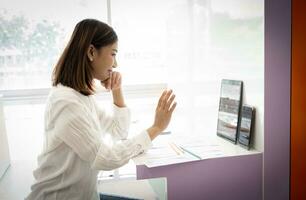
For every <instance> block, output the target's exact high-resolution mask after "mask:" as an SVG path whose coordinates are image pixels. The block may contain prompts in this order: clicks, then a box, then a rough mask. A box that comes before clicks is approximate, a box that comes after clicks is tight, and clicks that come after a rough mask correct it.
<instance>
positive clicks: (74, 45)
mask: <svg viewBox="0 0 306 200" xmlns="http://www.w3.org/2000/svg"><path fill="white" fill-rule="evenodd" d="M117 41H118V37H117V34H116V32H115V31H114V30H113V28H112V27H110V26H109V25H107V24H106V23H103V22H101V21H98V20H96V19H84V20H82V21H80V22H79V23H78V24H77V25H76V26H75V28H74V31H73V33H72V36H71V38H70V41H69V42H68V44H67V46H66V48H65V49H64V51H63V53H62V55H61V57H60V58H59V60H58V62H57V64H56V65H55V68H54V70H53V74H52V85H53V86H56V85H57V84H59V83H61V84H62V85H64V86H68V87H71V88H73V89H75V90H76V91H78V92H80V93H82V94H84V95H86V96H88V95H92V94H94V92H95V89H94V85H93V74H92V72H93V69H92V66H91V64H90V61H89V59H88V57H87V50H88V48H89V46H90V44H92V45H93V46H94V47H95V48H96V49H100V48H101V47H104V46H108V45H111V44H113V43H115V42H117Z"/></svg>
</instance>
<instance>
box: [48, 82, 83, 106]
mask: <svg viewBox="0 0 306 200" xmlns="http://www.w3.org/2000/svg"><path fill="white" fill-rule="evenodd" d="M82 96H83V95H82V94H80V93H79V92H77V91H76V90H74V89H73V88H70V87H67V86H64V85H62V84H58V85H57V86H53V87H52V88H51V90H50V93H49V96H48V99H47V102H48V103H52V104H55V103H58V102H66V103H77V104H82V103H83V101H82V98H84V97H82Z"/></svg>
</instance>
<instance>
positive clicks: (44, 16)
mask: <svg viewBox="0 0 306 200" xmlns="http://www.w3.org/2000/svg"><path fill="white" fill-rule="evenodd" d="M106 7H107V6H106V0H91V1H87V0H78V1H76V0H67V1H60V0H53V1H41V0H28V1H18V0H4V1H1V9H0V90H4V89H5V90H10V89H27V88H44V87H50V86H51V72H52V70H53V67H54V65H55V64H56V62H57V60H58V58H59V56H60V54H61V52H62V50H63V48H64V46H65V45H66V44H67V42H68V40H69V38H70V36H71V34H72V31H73V28H74V26H75V25H76V23H77V22H78V21H80V20H82V19H84V18H96V19H99V20H102V21H105V22H106V18H107V17H106V16H107V12H106V11H107V10H106Z"/></svg>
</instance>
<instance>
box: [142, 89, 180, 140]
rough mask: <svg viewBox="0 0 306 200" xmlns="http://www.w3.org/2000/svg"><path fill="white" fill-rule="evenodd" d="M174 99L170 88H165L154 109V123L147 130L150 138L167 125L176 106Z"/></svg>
mask: <svg viewBox="0 0 306 200" xmlns="http://www.w3.org/2000/svg"><path fill="white" fill-rule="evenodd" d="M174 99H175V94H173V92H172V90H165V91H164V92H163V93H162V95H161V97H160V98H159V101H158V105H157V107H156V110H155V119H154V123H153V125H152V127H150V128H149V129H148V130H147V131H148V133H149V135H150V137H151V139H152V140H153V139H154V138H155V137H156V136H157V135H159V134H160V133H161V132H162V131H163V130H165V129H166V128H167V126H168V125H169V123H170V120H171V116H172V113H173V111H174V109H175V107H176V102H174Z"/></svg>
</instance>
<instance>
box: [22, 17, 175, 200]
mask: <svg viewBox="0 0 306 200" xmlns="http://www.w3.org/2000/svg"><path fill="white" fill-rule="evenodd" d="M117 40H118V39H117V35H116V33H115V31H114V30H113V29H112V28H111V27H109V26H108V25H107V24H105V23H103V22H100V21H98V20H94V19H85V20H82V21H80V22H79V23H78V24H77V25H76V27H75V29H74V31H73V34H72V36H71V39H70V41H69V43H68V45H67V47H66V48H65V50H64V52H63V54H62V55H61V57H60V59H59V61H58V63H57V65H56V66H55V69H54V71H53V87H52V89H51V91H50V94H49V96H48V100H47V103H46V110H45V138H44V139H45V140H44V148H43V152H42V154H41V155H40V156H39V157H38V167H37V169H36V170H35V171H34V172H33V174H34V177H35V183H34V184H33V185H32V187H31V190H32V191H31V193H30V194H29V196H28V197H27V198H26V199H29V200H30V199H31V200H32V199H48V200H49V199H52V200H53V199H54V200H55V199H57V200H64V199H79V200H90V199H99V198H100V197H99V194H98V193H97V189H96V183H97V174H98V170H113V169H116V168H118V167H121V166H123V165H124V164H126V163H127V162H128V161H129V160H130V159H131V158H133V157H134V156H136V155H138V154H140V153H142V152H144V151H145V150H147V149H148V148H150V146H151V141H152V140H153V139H154V138H155V137H156V136H158V135H159V134H160V133H161V132H162V131H163V130H164V129H165V128H166V127H167V126H168V124H169V122H170V119H171V115H172V112H173V110H174V109H175V107H176V103H175V102H174V98H175V95H174V94H173V93H172V91H171V90H169V91H164V92H163V94H162V95H161V97H160V99H159V102H158V105H157V108H156V112H155V120H154V122H153V124H152V126H151V127H149V128H148V129H146V130H144V131H143V132H141V133H140V134H138V135H137V136H135V137H133V138H131V139H126V138H127V134H128V129H129V123H130V112H129V109H128V108H127V107H126V105H125V102H124V98H123V95H122V88H121V79H122V78H121V74H120V73H119V72H115V71H112V69H113V68H116V66H117V63H116V58H115V57H116V53H117ZM94 79H97V80H100V81H101V84H102V85H103V86H104V87H105V88H106V89H108V90H109V91H111V93H112V97H113V111H114V112H113V114H112V115H108V114H107V113H106V112H105V111H104V110H103V109H101V108H100V107H99V106H98V105H97V103H96V101H95V99H94V95H93V94H94V93H95V88H94V82H93V81H94ZM105 133H110V134H111V135H112V137H113V139H114V141H117V142H116V143H115V144H114V145H113V146H112V147H110V146H108V145H106V144H105V143H104V142H103V141H102V140H101V136H103V134H105ZM119 140H120V141H119Z"/></svg>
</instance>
